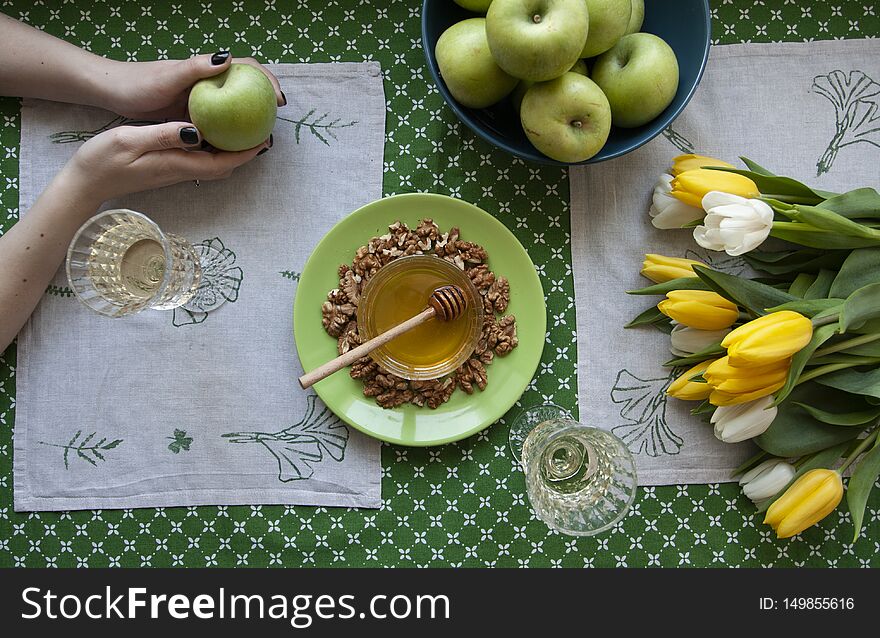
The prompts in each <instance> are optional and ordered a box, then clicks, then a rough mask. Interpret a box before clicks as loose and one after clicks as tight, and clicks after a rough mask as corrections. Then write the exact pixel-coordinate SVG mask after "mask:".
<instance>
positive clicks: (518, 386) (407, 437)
mask: <svg viewBox="0 0 880 638" xmlns="http://www.w3.org/2000/svg"><path fill="white" fill-rule="evenodd" d="M425 217H430V218H432V219H433V220H434V221H435V222H436V223H437V224H438V225H439V226H440V228H441V229H442V230H443V231H444V232H445V231H446V230H448V229H449V228H450V227H452V226H458V227H459V228H460V229H461V234H462V237H463V238H464V239H465V240H468V241H473V242H476V243H478V244H482V245H483V246H484V247H485V248H486V250H487V251H488V253H489V265H490V266H491V267H492V270H493V271H494V272H495V273H496V274H498V275H504V276H505V277H507V278H508V279H509V280H510V307H509V309H508V312H509V313H512V314H514V315H516V326H517V335H518V337H519V346H518V347H517V348H515V349H514V350H513V351H512V352H511V353H510V354H509V355H507V356H506V357H495V360H494V361H493V363H492V365H490V366H489V367H488V368H487V370H488V380H489V383H488V385H487V386H486V389H485V390H484V391H483V392H480V391H479V390H476V391H475V392H474V394H472V395H467V394H465V393H464V392H462V391H461V390H456V392H455V394H453V395H452V399H450V400H449V401H448V402H447V403H444V404H443V405H442V406H440V407H439V408H437V409H436V410H431V409H430V408H427V407H422V408H419V407H416V406H414V405H405V406H401V407H399V408H394V409H390V410H386V409H383V408H380V407H379V406H378V405H376V403H375V401H374V400H373V399H371V398H368V397H365V396H364V395H363V384H362V383H361V382H360V381H357V380H355V379H352V378H351V377H349V376H348V373H347V371H346V370H340V371H339V372H337V373H336V374H334V375H331V376H330V377H328V378H326V379H324V380H323V381H321V382H320V383H317V384H315V386H314V388H315V391H316V392H317V394H318V396H319V397H321V399H322V400H323V401H324V403H326V404H327V406H328V407H329V408H330V409H331V410H332V411H333V412H335V413H336V415H337V416H339V418H341V419H342V420H343V421H345V422H346V423H348V424H349V425H351V426H352V427H355V428H357V429H358V430H360V431H361V432H364V433H365V434H369V435H370V436H373V437H376V438H377V439H381V440H383V441H388V442H389V443H396V444H399V445H414V446H427V445H442V444H444V443H451V442H452V441H458V440H460V439H464V438H466V437H468V436H470V435H472V434H475V433H477V432H479V431H480V430H482V429H484V428H485V427H487V426H488V425H491V424H492V423H494V422H495V421H497V420H498V419H499V418H501V417H502V416H503V415H504V413H505V412H507V410H509V409H510V408H511V407H512V406H513V405H514V404H515V403H516V401H517V400H518V399H519V398H520V396H521V395H522V393H523V392H524V391H525V389H526V386H527V385H528V384H529V382H530V381H531V379H532V376H533V375H534V374H535V370H536V369H537V367H538V363H539V362H540V360H541V352H542V350H543V349H544V335H545V330H546V327H547V316H546V315H547V313H546V309H545V305H544V292H543V290H542V289H541V281H540V280H539V279H538V274H537V273H536V272H535V266H534V264H533V263H532V260H531V259H530V258H529V256H528V254H527V253H526V251H525V249H524V248H523V247H522V244H520V243H519V241H517V239H516V237H514V236H513V233H511V232H510V231H509V230H507V228H505V227H504V225H503V224H502V223H501V222H499V221H498V220H497V219H495V218H494V217H492V216H491V215H489V214H488V213H486V212H485V211H483V210H480V209H479V208H477V207H476V206H474V205H472V204H468V203H467V202H463V201H461V200H458V199H453V198H451V197H446V196H445V195H434V194H427V193H411V194H406V195H396V196H394V197H388V198H385V199H380V200H378V201H375V202H373V203H371V204H367V205H366V206H364V207H362V208H359V209H358V210H356V211H355V212H353V213H352V214H351V215H349V216H348V217H346V218H345V219H343V220H342V221H341V222H339V223H338V224H336V226H334V227H333V229H332V230H331V231H330V232H329V233H327V235H326V236H325V237H324V239H322V240H321V242H320V243H319V244H318V246H317V247H316V248H315V251H314V252H313V253H312V256H311V257H309V260H308V262H307V263H306V266H305V268H304V269H303V272H302V276H301V277H300V281H299V285H298V287H297V293H296V301H295V302H294V306H293V332H294V337H295V339H296V349H297V352H298V353H299V358H300V361H301V362H302V365H303V368H304V369H305V370H313V369H315V368H317V367H318V366H319V365H321V364H322V363H324V362H325V361H329V360H330V359H332V358H334V357H335V356H336V339H333V338H332V337H330V336H329V335H328V334H327V333H326V332H324V329H323V327H322V326H321V304H322V303H323V302H324V301H325V300H326V298H327V292H328V291H329V290H331V289H333V288H336V287H337V286H338V285H339V279H338V277H337V275H336V270H337V268H338V267H339V265H340V264H345V263H351V259H352V257H353V255H354V252H355V251H356V250H357V248H358V247H359V246H363V245H364V244H366V243H367V241H369V239H370V238H371V237H375V236H376V235H383V234H385V233H386V232H388V225H389V224H393V223H394V222H395V221H397V220H400V221H402V222H405V223H406V224H408V225H409V226H410V227H411V228H412V227H414V226H415V225H416V224H417V223H418V222H419V220H421V219H423V218H425Z"/></svg>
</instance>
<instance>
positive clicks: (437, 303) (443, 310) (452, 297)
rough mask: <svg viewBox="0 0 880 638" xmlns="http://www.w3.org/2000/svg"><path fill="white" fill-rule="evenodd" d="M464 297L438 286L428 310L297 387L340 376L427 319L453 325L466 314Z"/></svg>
mask: <svg viewBox="0 0 880 638" xmlns="http://www.w3.org/2000/svg"><path fill="white" fill-rule="evenodd" d="M467 306H468V302H467V297H465V296H464V293H463V292H462V290H461V288H459V287H458V286H440V287H439V288H437V289H436V290H434V292H432V293H431V298H430V299H429V300H428V307H427V308H425V309H424V310H423V311H422V312H420V313H419V314H417V315H416V316H415V317H411V318H409V319H407V320H406V321H404V322H402V323H399V324H397V325H396V326H394V327H393V328H389V329H388V330H386V331H385V332H383V333H382V334H380V335H376V336H375V337H373V338H372V339H370V340H369V341H367V342H366V343H362V344H361V345H359V346H358V347H357V348H353V349H352V350H349V351H348V352H346V353H345V354H343V355H339V356H338V357H336V358H335V359H332V360H331V361H328V362H327V363H325V364H324V365H322V366H319V367H317V368H315V369H314V370H312V371H311V372H307V373H306V374H304V375H302V376H301V377H300V378H299V384H300V385H301V386H302V387H303V389H304V390H305V389H306V388H310V387H312V386H313V385H314V384H316V383H317V382H318V381H321V380H323V379H326V378H327V377H329V376H330V375H331V374H333V373H334V372H339V371H340V370H342V368H344V367H345V366H348V365H351V364H352V363H354V362H355V361H357V360H358V359H360V358H361V357H365V356H367V355H368V354H370V353H371V352H372V351H373V350H375V349H376V348H378V347H379V346H382V345H385V344H386V343H388V342H389V341H391V340H392V339H394V338H395V337H397V336H399V335H402V334H403V333H404V332H408V331H409V330H412V329H413V328H415V327H416V326H420V325H422V324H423V323H425V322H426V321H428V320H429V319H433V318H435V317H436V318H437V319H439V320H440V321H452V320H453V319H457V318H458V317H460V316H461V315H463V314H464V311H465V310H467Z"/></svg>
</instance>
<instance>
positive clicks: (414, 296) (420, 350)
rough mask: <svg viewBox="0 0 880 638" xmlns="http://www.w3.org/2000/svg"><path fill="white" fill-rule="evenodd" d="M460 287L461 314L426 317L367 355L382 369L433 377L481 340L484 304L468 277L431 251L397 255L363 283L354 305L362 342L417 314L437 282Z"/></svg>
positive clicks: (464, 356)
mask: <svg viewBox="0 0 880 638" xmlns="http://www.w3.org/2000/svg"><path fill="white" fill-rule="evenodd" d="M446 285H454V286H458V287H459V288H461V290H462V292H463V293H464V296H465V298H466V299H467V308H466V309H465V311H464V313H462V315H461V316H460V317H458V318H456V319H453V320H452V321H442V320H441V319H436V318H435V319H431V320H429V321H427V322H425V323H423V324H422V325H420V326H416V327H415V328H413V329H412V330H410V331H409V332H406V333H404V334H402V335H400V336H398V337H396V338H394V339H392V340H391V341H389V342H388V343H387V344H385V345H383V346H381V347H380V348H377V349H376V350H374V351H373V352H372V354H371V355H370V357H372V359H373V360H374V361H375V362H376V363H378V364H379V365H380V366H382V368H384V369H385V370H387V371H388V372H391V373H392V374H395V375H397V376H399V377H402V378H404V379H409V380H426V379H437V378H439V377H442V376H445V375H447V374H449V373H451V372H453V371H454V370H456V369H457V368H459V367H460V366H461V365H462V364H463V363H465V362H466V361H467V360H468V358H470V356H471V354H473V352H474V349H475V348H476V347H477V342H478V341H479V339H480V334H481V332H482V326H483V303H482V300H481V298H480V295H479V293H478V292H477V290H476V288H474V285H473V283H471V280H470V278H469V277H468V276H467V275H466V274H465V273H464V271H462V270H460V269H459V268H458V267H457V266H455V265H454V264H452V263H450V262H448V261H446V260H445V259H442V258H440V257H435V256H433V255H411V256H408V257H399V258H397V259H395V260H394V261H392V262H390V263H388V264H387V265H385V266H383V267H382V268H380V269H379V270H378V271H377V272H376V274H375V275H373V277H372V278H370V280H369V281H368V282H367V285H366V287H365V288H364V291H363V293H362V294H361V299H360V303H358V309H357V322H358V332H359V333H360V336H361V338H362V339H363V340H364V341H366V340H367V339H372V338H373V337H375V336H376V335H378V334H381V333H383V332H385V331H386V330H388V329H390V328H392V327H393V326H396V325H397V324H399V323H401V322H403V321H405V320H407V319H409V318H410V317H413V316H415V315H417V314H419V313H420V312H421V311H423V310H424V309H425V308H427V307H428V300H429V299H430V297H431V293H432V292H434V290H435V289H436V288H439V287H440V286H446Z"/></svg>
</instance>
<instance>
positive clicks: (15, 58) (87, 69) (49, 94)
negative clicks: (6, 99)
mask: <svg viewBox="0 0 880 638" xmlns="http://www.w3.org/2000/svg"><path fill="white" fill-rule="evenodd" d="M0 42H2V43H3V46H2V47H0V95H15V96H19V97H38V98H43V99H46V100H55V101H57V102H74V103H76V104H88V105H89V106H104V105H105V104H107V100H108V96H107V94H108V91H107V84H106V83H105V82H103V80H105V79H106V77H107V74H108V73H109V69H108V68H107V67H108V66H109V64H110V62H109V61H108V60H105V59H104V58H102V57H99V56H97V55H94V54H92V53H89V52H88V51H83V50H82V49H80V48H79V47H76V46H74V45H72V44H70V43H68V42H64V41H63V40H59V39H58V38H55V37H53V36H51V35H49V34H48V33H43V32H42V31H39V30H37V29H34V28H33V27H29V26H28V25H26V24H22V23H21V22H18V21H17V20H13V19H12V18H10V17H8V16H5V15H3V14H0Z"/></svg>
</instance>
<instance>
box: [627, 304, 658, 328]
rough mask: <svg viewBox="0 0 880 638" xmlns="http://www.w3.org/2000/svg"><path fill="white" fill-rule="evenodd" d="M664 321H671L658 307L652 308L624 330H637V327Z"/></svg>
mask: <svg viewBox="0 0 880 638" xmlns="http://www.w3.org/2000/svg"><path fill="white" fill-rule="evenodd" d="M664 319H669V317H667V316H666V315H664V314H663V313H662V312H660V310H659V309H658V308H657V306H651V307H650V308H648V309H647V310H645V311H644V312H642V313H639V315H638V316H637V317H636V318H635V319H633V320H632V321H630V322H629V323H628V324H626V325H625V326H624V328H635V327H636V326H644V325H646V324H650V323H655V322H657V321H662V320H664Z"/></svg>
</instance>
